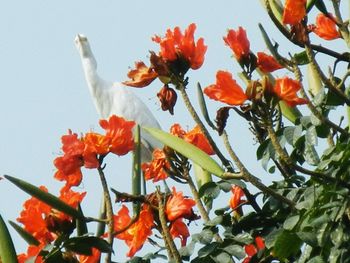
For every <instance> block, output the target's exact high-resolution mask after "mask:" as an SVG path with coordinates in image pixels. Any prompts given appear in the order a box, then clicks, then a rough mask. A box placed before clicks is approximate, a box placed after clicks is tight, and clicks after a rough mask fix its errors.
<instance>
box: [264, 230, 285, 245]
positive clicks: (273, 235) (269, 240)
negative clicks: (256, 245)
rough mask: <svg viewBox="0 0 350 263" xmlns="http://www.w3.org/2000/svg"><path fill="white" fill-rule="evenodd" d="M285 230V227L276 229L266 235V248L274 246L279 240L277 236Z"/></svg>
mask: <svg viewBox="0 0 350 263" xmlns="http://www.w3.org/2000/svg"><path fill="white" fill-rule="evenodd" d="M282 232H283V229H275V230H273V231H272V232H270V233H269V234H268V235H267V236H266V237H265V246H266V248H268V249H270V248H272V247H273V246H274V245H275V243H276V240H277V237H278V236H279V235H281V234H282Z"/></svg>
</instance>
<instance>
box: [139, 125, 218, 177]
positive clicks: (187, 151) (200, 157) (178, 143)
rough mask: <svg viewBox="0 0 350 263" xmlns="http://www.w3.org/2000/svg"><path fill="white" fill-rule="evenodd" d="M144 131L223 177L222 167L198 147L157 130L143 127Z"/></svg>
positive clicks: (205, 168)
mask: <svg viewBox="0 0 350 263" xmlns="http://www.w3.org/2000/svg"><path fill="white" fill-rule="evenodd" d="M143 129H144V130H145V131H146V132H148V133H149V134H151V135H152V136H153V137H154V138H156V139H157V140H159V141H160V142H162V143H163V144H165V145H167V146H169V147H170V148H172V149H174V150H175V151H177V152H179V153H180V154H182V155H183V156H185V157H187V158H188V159H190V160H192V161H193V162H194V163H196V164H198V165H199V166H200V167H202V168H203V169H204V170H206V171H208V172H210V173H212V174H214V175H216V176H218V177H221V176H222V175H223V173H224V170H223V169H222V168H221V167H220V165H219V164H218V163H217V162H216V161H215V160H214V159H213V158H211V157H210V156H209V155H208V154H206V153H205V152H203V151H202V150H201V149H199V148H198V147H196V146H194V145H192V144H190V143H188V142H186V141H184V140H182V139H180V138H179V137H176V136H174V135H172V134H170V133H167V132H164V131H162V130H159V129H156V128H150V127H143Z"/></svg>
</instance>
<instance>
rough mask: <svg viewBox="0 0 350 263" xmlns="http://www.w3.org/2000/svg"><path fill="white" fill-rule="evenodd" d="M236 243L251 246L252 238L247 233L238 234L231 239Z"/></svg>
mask: <svg viewBox="0 0 350 263" xmlns="http://www.w3.org/2000/svg"><path fill="white" fill-rule="evenodd" d="M233 239H234V240H235V241H236V242H238V243H241V244H245V245H248V244H251V243H252V242H253V238H252V236H251V235H249V234H248V233H243V234H238V235H236V236H235V237H234V238H233Z"/></svg>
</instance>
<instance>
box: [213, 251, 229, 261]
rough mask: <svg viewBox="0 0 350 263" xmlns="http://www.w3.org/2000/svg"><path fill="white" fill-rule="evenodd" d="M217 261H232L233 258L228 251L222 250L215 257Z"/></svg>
mask: <svg viewBox="0 0 350 263" xmlns="http://www.w3.org/2000/svg"><path fill="white" fill-rule="evenodd" d="M213 258H214V260H215V262H217V263H232V258H231V256H230V255H229V254H227V253H226V252H222V253H220V254H218V255H216V256H214V257H213Z"/></svg>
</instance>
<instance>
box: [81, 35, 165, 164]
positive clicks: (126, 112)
mask: <svg viewBox="0 0 350 263" xmlns="http://www.w3.org/2000/svg"><path fill="white" fill-rule="evenodd" d="M74 42H75V45H76V47H77V49H78V51H79V54H80V58H81V62H82V65H83V70H84V74H85V79H86V82H87V84H88V87H89V90H90V93H91V96H92V99H93V102H94V104H95V107H96V110H97V112H98V114H99V115H100V117H101V118H102V119H108V118H109V117H110V116H111V115H117V116H121V117H123V118H124V119H127V120H132V121H135V122H136V123H137V124H139V125H141V126H146V127H155V128H158V129H160V125H159V123H158V121H157V120H156V118H155V117H154V116H153V114H152V113H151V111H150V110H149V109H148V107H147V106H146V105H145V104H144V103H143V101H142V100H141V99H140V98H139V97H137V96H136V95H135V94H134V93H133V91H132V90H131V88H128V87H125V86H123V85H122V84H121V83H119V82H109V81H105V80H103V79H101V78H100V76H99V75H98V73H97V62H96V59H95V57H94V55H93V53H92V51H91V48H90V44H89V42H88V39H87V38H86V37H85V36H83V35H77V36H76V38H75V40H74ZM141 140H142V146H143V147H142V150H141V155H142V156H141V161H142V162H145V161H150V160H151V158H152V152H153V149H155V148H162V147H163V145H162V144H161V143H160V142H159V141H157V140H155V139H154V138H153V137H151V136H150V135H148V134H146V133H141Z"/></svg>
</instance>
